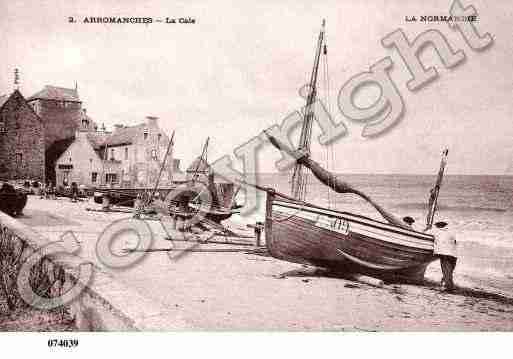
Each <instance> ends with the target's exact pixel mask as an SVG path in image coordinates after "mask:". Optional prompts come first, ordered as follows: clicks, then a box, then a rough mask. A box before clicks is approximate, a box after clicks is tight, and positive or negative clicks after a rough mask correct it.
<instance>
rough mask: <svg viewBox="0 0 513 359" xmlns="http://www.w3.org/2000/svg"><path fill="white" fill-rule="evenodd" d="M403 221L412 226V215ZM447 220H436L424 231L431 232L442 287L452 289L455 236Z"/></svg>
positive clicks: (456, 256)
mask: <svg viewBox="0 0 513 359" xmlns="http://www.w3.org/2000/svg"><path fill="white" fill-rule="evenodd" d="M403 221H404V222H405V223H406V224H408V225H409V226H410V227H412V228H413V223H415V220H414V219H413V218H412V217H409V216H407V217H404V218H403ZM447 226H448V223H447V222H443V221H440V222H436V223H435V228H430V229H428V230H427V231H426V232H429V233H431V234H432V235H433V236H434V238H435V242H434V254H435V256H436V257H437V258H439V259H440V266H441V268H442V282H441V285H442V289H443V290H445V291H452V290H454V280H453V273H454V269H455V268H456V262H457V260H458V254H457V242H456V236H455V235H454V234H453V233H451V232H450V231H449V230H448V227H447Z"/></svg>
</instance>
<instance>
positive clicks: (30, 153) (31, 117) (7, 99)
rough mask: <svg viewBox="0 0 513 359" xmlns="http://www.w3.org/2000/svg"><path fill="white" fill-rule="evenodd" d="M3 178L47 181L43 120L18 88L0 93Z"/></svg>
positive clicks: (0, 150)
mask: <svg viewBox="0 0 513 359" xmlns="http://www.w3.org/2000/svg"><path fill="white" fill-rule="evenodd" d="M0 179H4V180H33V181H35V180H38V181H42V182H43V181H44V180H45V144H44V126H43V122H42V120H41V118H40V117H39V116H38V115H37V114H36V113H35V112H34V110H33V109H32V107H31V106H30V105H29V104H28V103H27V101H26V100H25V98H24V97H23V95H22V94H21V93H20V92H19V91H18V90H15V91H14V92H13V93H12V94H10V95H5V96H0Z"/></svg>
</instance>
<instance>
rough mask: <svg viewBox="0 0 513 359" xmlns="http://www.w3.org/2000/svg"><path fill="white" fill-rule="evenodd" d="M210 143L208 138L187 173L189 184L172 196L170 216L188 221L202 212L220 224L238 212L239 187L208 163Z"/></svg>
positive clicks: (176, 190) (184, 184)
mask: <svg viewBox="0 0 513 359" xmlns="http://www.w3.org/2000/svg"><path fill="white" fill-rule="evenodd" d="M208 143H209V139H208V138H207V140H206V142H205V144H204V145H203V150H202V153H201V155H200V156H199V157H198V158H196V159H195V160H194V161H193V162H192V164H191V165H190V166H189V168H188V169H187V170H186V179H187V181H186V182H185V183H183V184H182V185H180V186H178V187H177V188H176V189H175V193H176V195H175V194H174V193H171V195H170V197H172V198H170V204H169V209H170V213H171V215H173V214H174V215H178V216H180V217H183V218H185V219H189V218H192V217H194V216H196V214H197V213H198V211H201V212H203V214H204V216H205V217H206V218H207V219H209V220H212V221H214V222H217V223H220V222H221V221H223V220H225V219H228V218H230V217H231V216H232V215H233V214H234V213H236V212H237V211H238V208H239V206H237V203H236V196H237V193H238V191H239V189H240V186H239V185H236V184H235V183H233V182H231V181H228V180H226V179H224V178H223V177H222V176H219V175H217V174H216V173H214V171H213V170H212V168H211V166H210V165H209V163H208V161H207V150H208ZM205 194H207V195H205Z"/></svg>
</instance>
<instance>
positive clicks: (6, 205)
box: [0, 182, 28, 217]
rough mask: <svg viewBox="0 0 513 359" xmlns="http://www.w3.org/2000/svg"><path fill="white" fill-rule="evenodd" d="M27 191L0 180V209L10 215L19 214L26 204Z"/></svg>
mask: <svg viewBox="0 0 513 359" xmlns="http://www.w3.org/2000/svg"><path fill="white" fill-rule="evenodd" d="M27 193H28V191H26V190H22V189H20V188H16V187H14V186H13V185H11V184H10V183H7V182H0V211H1V212H4V213H7V214H8V215H10V216H13V217H14V216H20V215H21V214H22V213H23V209H24V208H25V205H26V204H27Z"/></svg>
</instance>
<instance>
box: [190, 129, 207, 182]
mask: <svg viewBox="0 0 513 359" xmlns="http://www.w3.org/2000/svg"><path fill="white" fill-rule="evenodd" d="M209 141H210V137H207V140H206V141H205V144H204V145H203V150H202V151H201V157H200V158H199V161H198V164H197V165H196V169H195V170H194V175H193V177H192V182H196V181H197V180H198V177H199V169H200V166H201V163H202V162H203V161H205V164H206V165H207V166H208V163H207V148H208V142H209Z"/></svg>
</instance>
